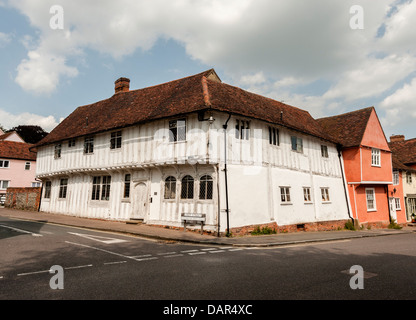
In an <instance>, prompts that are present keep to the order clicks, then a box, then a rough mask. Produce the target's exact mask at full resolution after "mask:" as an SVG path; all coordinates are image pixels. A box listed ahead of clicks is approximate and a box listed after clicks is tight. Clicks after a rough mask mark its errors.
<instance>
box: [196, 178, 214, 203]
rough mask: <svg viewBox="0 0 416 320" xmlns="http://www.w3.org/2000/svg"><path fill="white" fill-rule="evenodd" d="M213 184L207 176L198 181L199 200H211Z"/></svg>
mask: <svg viewBox="0 0 416 320" xmlns="http://www.w3.org/2000/svg"><path fill="white" fill-rule="evenodd" d="M213 189H214V184H213V180H212V177H211V176H209V175H205V176H202V177H201V179H200V180H199V199H200V200H211V199H212V194H213Z"/></svg>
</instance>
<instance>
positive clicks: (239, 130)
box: [235, 120, 250, 140]
mask: <svg viewBox="0 0 416 320" xmlns="http://www.w3.org/2000/svg"><path fill="white" fill-rule="evenodd" d="M235 138H236V139H241V140H248V139H250V122H249V121H244V120H236V124H235Z"/></svg>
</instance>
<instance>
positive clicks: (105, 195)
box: [91, 176, 111, 201]
mask: <svg viewBox="0 0 416 320" xmlns="http://www.w3.org/2000/svg"><path fill="white" fill-rule="evenodd" d="M110 187H111V176H100V177H93V178H92V195H91V200H105V201H108V200H110Z"/></svg>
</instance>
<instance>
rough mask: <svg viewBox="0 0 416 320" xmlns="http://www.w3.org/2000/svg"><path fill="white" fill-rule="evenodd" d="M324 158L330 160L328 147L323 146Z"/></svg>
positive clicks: (322, 153) (322, 154)
mask: <svg viewBox="0 0 416 320" xmlns="http://www.w3.org/2000/svg"><path fill="white" fill-rule="evenodd" d="M321 156H322V158H328V146H324V145H321Z"/></svg>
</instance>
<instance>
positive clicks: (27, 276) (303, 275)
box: [0, 217, 416, 301]
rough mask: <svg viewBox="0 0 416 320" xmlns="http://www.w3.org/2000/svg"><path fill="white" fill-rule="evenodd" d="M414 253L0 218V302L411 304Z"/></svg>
mask: <svg viewBox="0 0 416 320" xmlns="http://www.w3.org/2000/svg"><path fill="white" fill-rule="evenodd" d="M415 245H416V234H415V233H411V234H401V235H392V236H383V237H371V238H360V239H351V240H343V241H334V242H327V243H319V244H310V245H297V246H289V247H276V248H236V247H215V246H202V245H190V244H181V243H174V242H163V241H151V240H148V239H141V238H137V237H129V236H126V235H121V234H113V233H104V232H96V231H91V230H84V229H78V228H72V227H64V226H57V225H51V224H43V223H37V222H28V221H21V220H11V219H7V218H3V217H0V299H1V300H22V299H23V300H45V299H47V300H52V299H53V300H55V299H64V300H109V299H111V300H166V301H171V300H174V301H175V300H176V301H179V300H181V301H186V300H207V301H208V300H209V301H212V300H221V301H227V300H240V301H256V300H267V301H271V300H273V301H275V300H304V299H314V300H315V299H317V300H328V299H330V300H344V299H348V300H372V299H383V300H384V299H385V300H396V299H397V300H415V298H416V281H415V279H416V249H415V248H416V246H415ZM52 266H58V267H61V268H62V272H59V271H55V273H51V272H50V269H51V267H52ZM352 266H360V267H362V269H363V271H364V274H363V276H364V277H363V278H362V284H363V288H358V289H352V288H351V286H350V284H351V281H352V278H353V277H354V274H351V273H349V271H350V268H351V267H352ZM60 276H62V277H61V278H59V277H60ZM52 280H54V281H52ZM51 283H52V286H53V284H55V285H57V284H62V285H63V288H55V289H53V288H52V287H51Z"/></svg>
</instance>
